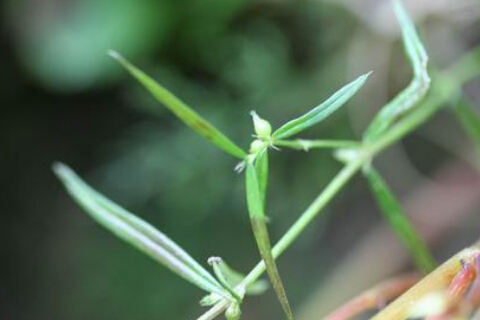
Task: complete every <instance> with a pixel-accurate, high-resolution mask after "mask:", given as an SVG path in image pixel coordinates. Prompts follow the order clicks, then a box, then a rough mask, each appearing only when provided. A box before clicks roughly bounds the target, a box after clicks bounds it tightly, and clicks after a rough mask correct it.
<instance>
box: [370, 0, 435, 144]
mask: <svg viewBox="0 0 480 320" xmlns="http://www.w3.org/2000/svg"><path fill="white" fill-rule="evenodd" d="M394 10H395V15H396V17H397V20H398V22H399V23H400V27H401V29H402V40H403V45H404V47H405V51H406V53H407V56H408V58H409V60H410V63H411V65H412V68H413V79H412V81H411V82H410V84H409V85H408V86H407V87H406V88H405V89H404V90H403V91H401V92H400V93H399V94H398V95H397V96H395V98H393V99H392V100H391V101H390V102H389V103H387V104H386V105H385V106H384V107H383V108H382V109H381V110H380V112H379V113H378V114H377V115H376V116H375V118H374V119H373V120H372V122H371V123H370V125H369V126H368V128H367V130H366V131H365V134H364V140H365V141H371V140H373V139H375V138H377V137H379V136H380V135H381V134H382V133H384V132H385V130H387V129H388V128H389V127H390V126H391V125H392V124H393V123H394V122H395V121H396V120H397V119H398V118H399V117H401V116H402V115H404V114H405V113H406V112H407V111H409V110H411V109H412V108H413V107H414V106H415V105H416V104H417V103H418V102H419V101H420V100H421V99H422V98H423V97H424V96H425V94H426V93H427V91H428V88H429V87H430V77H429V75H428V71H427V63H428V56H427V52H426V50H425V48H424V46H423V44H422V42H421V41H420V38H419V37H418V34H417V31H416V30H415V25H414V24H413V22H412V20H411V19H410V17H409V16H408V13H407V11H406V10H405V8H404V7H403V5H402V4H401V2H400V1H394Z"/></svg>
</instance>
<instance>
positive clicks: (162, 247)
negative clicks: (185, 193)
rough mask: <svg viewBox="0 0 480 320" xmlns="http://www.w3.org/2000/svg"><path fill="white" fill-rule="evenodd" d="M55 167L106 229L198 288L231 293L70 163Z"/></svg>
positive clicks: (187, 255) (70, 191) (78, 198)
mask: <svg viewBox="0 0 480 320" xmlns="http://www.w3.org/2000/svg"><path fill="white" fill-rule="evenodd" d="M53 170H54V172H55V174H56V175H57V176H58V178H59V179H60V180H61V181H62V183H63V184H64V186H65V188H66V189H67V191H68V192H69V193H70V195H71V196H72V197H73V199H74V200H75V201H76V202H77V203H78V204H79V205H80V206H81V207H82V208H83V209H84V210H85V211H86V212H87V213H88V214H89V215H90V216H91V217H92V218H93V219H95V220H96V221H97V222H99V223H100V224H101V225H103V226H104V227H105V228H107V229H108V230H110V231H111V232H113V233H114V234H115V235H117V236H118V237H119V238H121V239H123V240H125V241H126V242H128V243H130V244H131V245H133V246H134V247H136V248H137V249H139V250H140V251H142V252H144V253H145V254H147V255H149V256H150V257H152V258H153V259H155V260H156V261H158V262H160V263H161V264H163V265H164V266H166V267H167V268H169V269H170V270H171V271H173V272H175V273H176V274H178V275H179V276H181V277H183V278H184V279H186V280H188V281H190V282H191V283H193V284H195V285H197V286H198V287H199V288H201V289H203V290H206V291H208V292H215V293H217V294H219V295H222V296H226V295H227V296H228V294H227V293H226V292H225V291H224V289H223V288H222V287H221V285H220V284H219V283H218V281H217V280H216V279H215V278H214V277H213V276H212V275H211V274H210V273H209V272H208V271H206V270H205V269H204V268H203V267H202V266H201V265H200V264H199V263H198V262H196V261H195V260H194V259H193V258H192V257H191V256H190V255H189V254H188V253H187V252H185V251H184V250H183V249H182V248H180V247H179V246H178V245H177V244H176V243H175V242H173V241H172V240H171V239H169V238H168V237H167V236H166V235H164V234H163V233H161V232H160V231H159V230H157V229H155V228H154V227H153V226H151V225H150V224H148V223H147V222H145V221H143V220H141V219H139V218H138V217H136V216H135V215H133V214H132V213H130V212H128V211H127V210H125V209H123V208H122V207H120V206H119V205H117V204H115V203H113V202H112V201H110V200H109V199H107V198H106V197H104V196H103V195H101V194H100V193H98V192H97V191H95V190H94V189H92V188H91V187H90V186H89V185H87V184H86V183H85V182H84V181H83V180H82V179H81V178H80V177H78V176H77V174H76V173H75V172H74V171H73V170H72V169H70V168H69V167H68V166H66V165H64V164H61V163H56V164H54V166H53Z"/></svg>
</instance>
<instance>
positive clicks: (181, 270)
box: [54, 2, 429, 319]
mask: <svg viewBox="0 0 480 320" xmlns="http://www.w3.org/2000/svg"><path fill="white" fill-rule="evenodd" d="M395 12H396V15H397V17H398V19H399V21H400V24H401V26H402V35H403V41H404V44H405V47H406V50H407V54H408V56H409V58H410V60H411V61H412V64H413V66H414V80H413V81H412V83H411V84H410V86H409V87H407V88H406V89H405V90H404V91H402V93H400V94H399V95H398V96H397V97H396V98H394V99H393V100H392V102H391V103H389V104H387V105H386V106H385V107H384V108H383V109H382V110H381V111H380V112H379V114H378V115H377V117H376V118H375V119H374V120H373V121H372V124H371V125H370V127H369V128H368V129H367V131H366V134H365V136H364V141H365V142H370V141H373V140H374V139H375V138H377V137H379V136H380V135H381V134H382V133H383V132H385V131H386V130H387V129H388V128H389V127H390V126H391V125H392V124H393V123H394V122H395V121H397V120H398V119H399V118H400V117H401V116H402V115H403V114H405V113H406V112H408V111H409V109H411V108H412V107H413V106H414V105H415V104H416V103H417V102H418V101H419V100H420V99H421V98H422V97H423V95H424V94H425V92H426V88H428V83H429V78H428V74H427V73H426V54H425V51H424V49H423V46H422V45H421V43H420V41H419V39H418V36H417V34H416V32H415V28H414V27H413V23H412V22H411V20H410V19H409V17H408V15H407V14H406V12H405V10H404V9H403V7H402V6H401V4H400V3H399V2H395ZM109 54H110V55H111V56H112V57H113V58H114V59H116V60H117V61H119V62H120V63H121V64H122V65H123V66H124V67H125V68H126V69H127V70H128V71H129V72H130V73H131V75H132V76H133V77H134V78H136V79H137V80H138V81H139V82H140V83H141V84H142V85H143V86H144V87H145V88H146V89H147V90H148V91H149V92H150V93H151V94H152V95H153V96H154V97H155V98H156V99H157V100H158V101H159V102H161V103H162V104H164V105H165V106H166V107H167V108H168V109H169V110H170V111H171V112H172V113H174V114H175V115H176V116H177V117H178V118H179V119H180V120H182V121H183V122H184V123H185V124H186V125H187V126H189V127H190V128H191V129H192V130H194V131H195V132H197V133H198V134H199V135H201V136H203V137H204V138H205V139H207V140H209V141H210V142H211V143H212V144H213V145H215V146H217V147H218V148H220V149H221V150H223V151H224V152H226V153H227V154H230V155H232V156H234V157H236V158H239V159H241V160H242V161H244V162H245V166H246V169H245V175H246V198H247V206H248V211H249V215H250V220H251V223H252V229H253V233H254V236H255V239H256V242H257V246H258V249H259V252H260V255H261V257H262V259H263V261H264V263H265V265H266V270H267V273H268V275H269V277H270V280H271V282H272V285H273V288H274V290H275V292H276V294H277V296H278V298H279V301H280V303H281V305H282V308H283V310H284V312H285V314H286V315H287V318H289V319H293V315H292V312H291V308H290V305H289V303H288V299H287V296H286V293H285V289H284V287H283V284H282V281H281V278H280V276H279V273H278V269H277V266H276V263H275V258H276V257H274V256H273V254H272V250H271V244H270V238H269V234H268V230H267V226H266V218H265V217H266V216H265V198H266V190H267V182H268V148H269V147H270V146H275V145H276V143H277V142H278V145H281V144H280V142H284V143H285V145H286V144H288V142H289V141H288V140H285V139H288V138H290V137H292V136H293V135H295V134H298V133H300V132H301V131H303V130H305V129H307V128H309V127H311V126H313V125H315V124H318V123H319V122H321V121H322V120H324V119H325V118H327V117H328V116H329V115H330V114H332V113H333V112H335V111H336V110H337V109H339V108H340V107H341V106H342V105H344V104H345V103H346V102H347V101H348V100H349V99H350V98H351V97H352V96H353V95H354V94H355V93H356V92H357V91H358V90H359V89H360V88H361V87H362V86H363V85H364V83H365V82H366V80H367V78H368V76H369V75H370V73H367V74H364V75H362V76H360V77H358V78H357V79H356V80H354V81H352V82H351V83H349V84H347V85H346V86H344V87H343V88H341V89H340V90H338V91H337V92H336V93H334V94H333V95H332V96H331V97H330V98H328V99H327V100H326V101H325V102H323V103H322V104H320V105H319V106H317V107H316V108H314V109H312V110H310V111H309V112H307V113H306V114H304V115H302V116H300V117H298V118H296V119H294V120H291V121H289V122H287V123H286V124H284V125H282V126H281V127H280V128H279V129H277V130H275V131H274V132H273V133H272V132H271V131H272V130H271V126H270V124H269V123H268V122H266V121H265V120H263V119H261V118H259V117H258V116H257V115H256V114H255V113H253V114H252V116H253V120H254V127H255V131H256V138H257V139H256V140H255V141H254V142H253V143H252V145H251V148H250V152H249V153H247V152H245V151H244V150H242V148H240V147H239V146H238V145H236V144H235V143H234V142H233V141H232V140H230V139H229V138H228V137H227V136H226V135H224V134H223V133H222V132H221V131H220V130H218V129H217V128H215V127H214V126H213V125H211V124H210V123H209V122H207V121H206V120H205V119H203V118H202V117H201V116H200V115H199V114H198V113H196V112H195V111H194V110H192V109H191V108H190V107H189V106H187V105H186V104H185V103H184V102H183V101H181V100H180V99H179V98H177V97H176V96H175V95H173V94H172V93H170V92H169V91H168V90H167V89H165V88H164V87H162V86H161V85H160V84H158V83H157V82H156V81H155V80H153V79H152V78H151V77H149V76H148V75H147V74H145V73H144V72H143V71H141V70H140V69H138V68H137V67H135V66H134V65H132V64H131V63H130V62H128V61H127V60H126V59H125V58H123V57H122V56H121V55H120V54H118V53H117V52H114V51H110V52H109ZM54 171H55V172H56V174H57V175H58V176H59V177H60V179H61V180H62V182H63V183H64V184H65V186H66V187H67V189H68V191H69V192H70V193H71V195H72V196H73V197H74V199H75V200H76V201H77V202H78V203H79V204H80V205H81V206H82V207H83V208H84V209H85V210H86V211H87V212H88V213H89V214H90V215H91V216H92V217H93V218H94V219H96V220H97V221H98V222H100V223H101V224H102V225H104V226H105V227H107V228H108V229H110V230H111V231H112V232H113V233H115V234H116V235H117V236H119V237H120V238H122V239H124V240H126V241H127V242H129V243H131V244H133V245H134V246H136V247H137V248H138V249H140V250H141V251H144V252H145V253H147V254H148V255H150V256H152V257H153V258H154V259H156V260H158V261H159V262H160V263H162V264H164V265H165V266H167V267H168V268H170V269H171V270H172V271H174V272H176V273H177V274H179V275H180V276H182V277H183V278H185V279H187V280H188V281H190V282H192V283H194V284H196V285H197V286H198V287H200V288H202V289H204V290H206V291H207V292H210V293H211V294H210V295H209V296H207V298H205V299H204V300H202V301H203V302H202V303H203V304H204V305H209V304H212V303H215V302H216V301H217V299H228V300H229V301H231V303H230V307H231V308H229V309H228V310H227V314H228V311H230V314H229V315H230V318H232V319H233V318H235V317H238V316H239V314H240V310H239V304H240V302H241V299H242V298H243V294H244V292H237V291H235V290H240V291H242V289H243V290H247V292H248V289H245V288H235V287H236V286H237V285H238V284H239V283H240V282H239V281H238V279H237V280H235V281H230V282H228V281H224V280H225V279H222V273H221V272H220V273H219V272H218V271H217V272H215V273H216V275H217V278H218V279H215V278H214V277H213V276H212V275H211V274H210V273H209V272H207V271H206V270H204V269H203V267H201V266H200V264H198V263H197V262H196V261H195V260H194V259H193V258H191V257H190V256H189V255H188V254H187V253H186V252H185V251H184V250H183V249H181V248H180V247H179V246H178V245H176V244H175V243H174V242H173V241H171V240H170V239H168V238H167V237H166V236H165V235H163V234H162V233H161V232H160V231H158V230H156V229H155V228H153V227H152V226H150V225H149V224H147V223H146V222H144V221H142V220H140V219H139V218H137V217H135V216H134V215H133V214H131V213H129V212H128V211H126V210H125V209H123V208H121V207H120V206H118V205H116V204H114V203H113V202H111V201H109V200H108V199H106V198H105V197H103V196H102V195H100V194H99V193H97V192H96V191H94V190H93V189H91V188H90V187H89V186H88V185H86V184H85V183H84V182H83V181H82V180H81V179H80V178H79V177H78V176H77V175H76V174H75V173H74V172H73V171H71V169H69V168H68V167H66V166H65V165H61V164H57V165H55V166H54ZM366 172H367V171H366ZM367 176H369V177H370V180H371V181H372V175H371V174H370V175H369V174H367ZM213 267H214V270H215V268H217V267H218V265H216V264H214V265H213ZM223 269H225V268H223ZM223 272H224V273H225V272H226V271H225V270H224V271H223ZM252 286H255V284H254V285H252Z"/></svg>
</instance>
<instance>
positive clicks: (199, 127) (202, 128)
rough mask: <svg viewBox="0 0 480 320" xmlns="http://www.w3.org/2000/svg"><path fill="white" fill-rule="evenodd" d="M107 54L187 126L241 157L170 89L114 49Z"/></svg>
mask: <svg viewBox="0 0 480 320" xmlns="http://www.w3.org/2000/svg"><path fill="white" fill-rule="evenodd" d="M109 55H110V56H111V57H112V58H114V59H115V60H117V61H118V62H120V64H121V65H122V66H123V67H125V69H127V71H128V72H130V74H131V75H132V76H133V77H134V78H135V79H137V80H138V81H139V82H140V83H141V84H142V85H143V86H144V87H145V88H146V89H147V90H148V91H150V93H151V94H152V95H153V96H154V97H155V98H156V99H157V100H158V101H159V102H161V103H162V104H164V105H165V107H167V108H168V109H169V110H170V111H171V112H173V113H174V114H175V115H176V116H177V117H178V118H179V119H180V120H182V121H183V122H184V123H185V124H186V125H187V126H188V127H190V128H191V129H192V130H194V131H195V132H197V133H198V134H199V135H201V136H202V137H204V138H205V139H207V140H209V141H210V142H211V143H212V144H214V145H215V146H217V147H218V148H220V149H221V150H223V151H225V152H226V153H228V154H230V155H232V156H234V157H237V158H240V159H243V158H244V157H245V156H246V153H245V151H243V150H242V149H241V148H240V147H238V146H237V145H236V144H235V143H234V142H233V141H232V140H230V139H229V138H228V137H227V136H225V135H224V134H223V133H222V132H220V130H218V129H217V128H215V127H214V126H213V125H211V124H210V123H209V122H208V121H206V120H205V119H203V118H202V117H201V116H200V115H199V114H198V113H197V112H195V111H194V110H193V109H191V108H190V107H189V106H187V105H186V104H185V103H184V102H183V101H182V100H180V99H179V98H177V97H176V96H175V95H173V94H172V93H171V92H170V91H168V90H167V89H165V88H164V87H163V86H161V85H160V84H159V83H158V82H156V81H155V80H153V79H152V78H151V77H150V76H148V75H147V74H146V73H144V72H143V71H142V70H140V69H138V68H137V67H135V66H134V65H133V64H131V63H130V62H129V61H128V60H127V59H125V58H124V57H122V56H121V55H120V54H119V53H118V52H116V51H109Z"/></svg>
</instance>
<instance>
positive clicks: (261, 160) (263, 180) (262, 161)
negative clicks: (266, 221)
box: [255, 148, 268, 210]
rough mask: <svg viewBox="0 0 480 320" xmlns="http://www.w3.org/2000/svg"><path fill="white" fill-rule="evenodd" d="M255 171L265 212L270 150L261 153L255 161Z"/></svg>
mask: <svg viewBox="0 0 480 320" xmlns="http://www.w3.org/2000/svg"><path fill="white" fill-rule="evenodd" d="M255 171H256V173H257V177H258V185H259V190H260V199H261V201H262V206H263V208H264V210H265V199H266V197H267V185H268V148H265V149H264V150H263V151H261V152H260V153H259V154H258V156H257V159H256V160H255Z"/></svg>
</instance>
